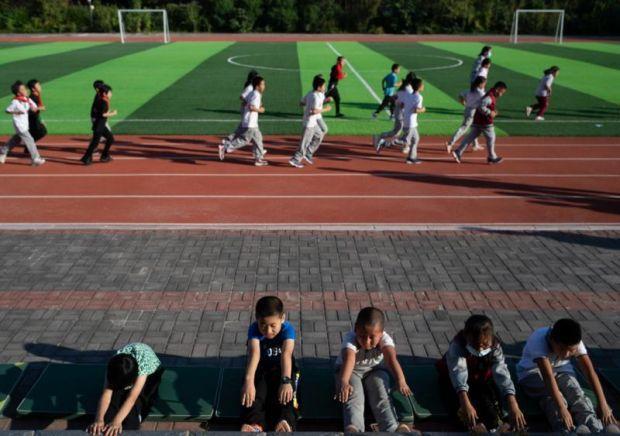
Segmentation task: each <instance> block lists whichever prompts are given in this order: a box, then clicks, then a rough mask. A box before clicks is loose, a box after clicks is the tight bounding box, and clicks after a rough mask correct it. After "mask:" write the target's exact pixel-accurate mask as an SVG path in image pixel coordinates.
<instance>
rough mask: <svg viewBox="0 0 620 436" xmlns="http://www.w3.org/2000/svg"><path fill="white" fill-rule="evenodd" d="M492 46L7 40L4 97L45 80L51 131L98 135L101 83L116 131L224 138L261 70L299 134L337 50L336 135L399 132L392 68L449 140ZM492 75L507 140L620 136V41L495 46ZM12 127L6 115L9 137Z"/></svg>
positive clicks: (279, 114) (273, 99) (0, 128)
mask: <svg viewBox="0 0 620 436" xmlns="http://www.w3.org/2000/svg"><path fill="white" fill-rule="evenodd" d="M482 45H484V44H483V43H482V42H430V41H429V42H416V43H405V42H402V43H400V42H367V43H361V42H342V41H340V42H319V41H317V42H262V43H261V42H175V43H172V44H167V45H163V44H156V43H130V44H125V45H122V44H120V43H109V42H43V43H1V44H0V90H2V91H0V95H1V96H2V104H4V105H5V106H6V105H8V103H9V100H10V98H11V96H10V91H9V87H10V84H11V83H12V82H13V81H15V80H17V79H19V80H23V81H26V80H28V79H30V78H37V79H39V80H40V81H41V82H42V83H43V87H44V93H43V100H44V102H45V104H46V106H47V112H45V113H44V116H43V119H44V120H45V121H46V123H47V126H48V130H49V133H50V134H85V133H89V131H90V124H89V109H90V104H91V102H92V95H93V90H92V87H91V84H92V82H93V80H95V79H103V80H105V81H106V82H107V83H109V84H110V85H111V86H112V87H113V88H114V96H113V102H112V107H113V108H116V109H118V112H119V116H118V117H116V118H114V120H113V122H112V125H113V129H114V132H115V133H132V134H145V133H153V134H155V133H156V134H223V133H227V132H230V131H231V130H232V129H234V127H235V126H236V124H237V122H238V118H239V111H238V108H239V103H238V95H239V92H240V90H241V87H242V84H243V81H244V78H245V76H246V74H247V72H248V71H249V70H250V69H251V68H255V69H257V70H258V71H259V72H260V73H261V75H263V76H264V77H265V78H266V81H267V90H266V93H265V96H264V105H265V108H266V113H265V114H264V115H263V116H261V128H262V130H263V133H265V134H297V133H298V132H299V129H300V123H299V121H300V114H301V111H300V107H299V103H298V102H299V99H300V97H301V96H302V95H303V94H305V93H306V92H307V91H309V89H310V82H311V78H312V77H313V76H314V75H315V74H318V73H323V74H324V75H325V76H328V74H329V69H330V67H331V66H332V65H333V64H334V61H335V58H336V55H337V54H343V55H344V56H345V57H346V58H347V60H348V62H349V65H348V66H347V67H346V71H347V72H348V73H349V75H348V77H347V79H345V80H344V81H342V82H341V84H340V85H339V89H340V94H341V96H342V99H343V106H342V111H343V113H344V114H345V115H346V117H345V118H343V119H334V118H333V112H332V114H329V115H327V117H326V120H327V123H328V126H329V128H330V133H332V134H343V135H368V134H371V133H377V132H379V131H381V130H387V129H389V127H390V126H391V123H390V122H389V121H388V120H387V114H385V113H384V114H382V116H381V117H380V119H378V120H376V121H372V120H371V113H372V111H373V110H374V109H375V108H376V106H377V104H378V100H380V99H381V98H382V92H381V79H382V77H383V76H385V74H387V72H389V68H390V66H391V64H392V63H394V62H397V63H400V64H401V65H402V66H403V68H402V70H401V76H404V75H405V74H406V72H407V71H409V70H413V71H415V72H416V73H417V74H418V75H419V76H420V77H422V78H423V79H425V82H426V90H425V92H424V99H425V100H424V102H425V105H426V106H427V109H428V111H427V113H426V114H424V115H422V116H420V131H421V133H422V134H423V135H448V134H450V133H452V131H453V130H454V129H455V128H456V127H457V126H458V124H459V123H460V121H461V114H462V107H461V106H460V105H459V103H458V101H457V95H458V93H459V92H460V91H462V90H463V89H465V88H467V86H468V80H469V74H470V69H471V65H472V63H473V60H474V58H475V57H476V55H477V54H478V52H479V51H480V48H481V46H482ZM493 47H494V49H493V57H492V61H493V66H492V68H491V72H490V74H489V82H490V84H492V83H493V82H495V81H497V80H503V81H505V82H507V84H508V86H509V91H508V93H507V94H506V96H505V97H504V98H502V99H501V101H500V102H499V111H500V117H499V118H498V119H497V127H498V130H499V133H500V134H503V135H562V136H581V135H603V136H617V135H620V87H618V86H617V84H618V83H620V56H619V55H620V44H614V43H603V42H596V43H594V42H592V43H590V42H579V43H577V42H574V43H566V44H563V45H561V46H560V45H555V44H544V43H536V44H519V45H517V46H515V45H511V44H493ZM551 65H558V66H560V68H561V72H560V75H559V76H558V79H557V80H556V82H555V84H554V88H553V89H554V93H553V97H552V100H551V108H550V110H549V112H548V113H547V116H546V119H547V120H546V121H545V122H542V123H535V122H534V121H531V120H526V119H525V118H524V114H523V109H524V107H525V106H526V105H527V104H529V103H531V102H532V101H533V95H534V91H535V89H536V87H537V85H538V82H539V80H540V77H541V76H542V71H543V70H544V69H545V68H548V67H549V66H551ZM10 132H12V126H11V120H10V117H9V116H5V117H3V118H2V119H1V122H0V133H1V134H9V133H10Z"/></svg>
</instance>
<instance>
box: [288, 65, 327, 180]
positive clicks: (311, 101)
mask: <svg viewBox="0 0 620 436" xmlns="http://www.w3.org/2000/svg"><path fill="white" fill-rule="evenodd" d="M324 100H325V79H324V78H323V77H320V76H316V77H315V78H314V80H313V81H312V91H310V92H309V93H308V94H306V95H305V97H304V98H303V99H302V100H301V102H300V105H301V106H303V107H304V121H303V132H302V134H301V141H300V142H299V148H298V149H297V152H296V153H295V155H294V156H293V157H292V158H291V160H289V164H291V165H292V166H294V167H295V168H303V167H304V165H303V163H302V159H303V160H305V161H306V162H307V163H309V164H310V165H312V164H313V163H314V162H313V160H312V157H313V156H314V153H316V151H317V150H318V149H319V146H320V145H321V142H322V141H323V138H324V137H325V134H326V133H327V126H325V127H323V126H322V125H321V124H319V122H318V120H319V119H322V118H323V115H322V114H323V112H329V111H330V110H331V107H330V106H329V105H328V106H323V102H324Z"/></svg>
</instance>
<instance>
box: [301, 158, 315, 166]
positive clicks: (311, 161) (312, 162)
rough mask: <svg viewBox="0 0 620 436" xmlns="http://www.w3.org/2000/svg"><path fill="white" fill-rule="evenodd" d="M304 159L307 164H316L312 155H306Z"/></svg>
mask: <svg viewBox="0 0 620 436" xmlns="http://www.w3.org/2000/svg"><path fill="white" fill-rule="evenodd" d="M302 159H303V160H305V161H306V163H307V164H309V165H314V161H313V160H312V158H311V157H308V156H304V157H303V158H302Z"/></svg>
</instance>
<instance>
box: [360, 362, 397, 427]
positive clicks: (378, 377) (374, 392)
mask: <svg viewBox="0 0 620 436" xmlns="http://www.w3.org/2000/svg"><path fill="white" fill-rule="evenodd" d="M364 386H365V387H366V393H367V395H368V403H369V404H370V408H371V409H372V414H373V416H374V417H375V419H376V420H377V422H378V423H379V430H381V431H387V432H393V431H395V430H396V428H397V427H398V418H397V417H396V411H395V410H394V406H393V405H392V401H391V400H390V394H389V392H390V375H389V373H388V372H387V371H386V370H384V369H375V370H373V371H371V372H370V373H369V374H368V375H367V376H366V377H365V378H364Z"/></svg>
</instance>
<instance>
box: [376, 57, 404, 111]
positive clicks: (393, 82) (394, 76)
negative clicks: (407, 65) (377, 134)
mask: <svg viewBox="0 0 620 436" xmlns="http://www.w3.org/2000/svg"><path fill="white" fill-rule="evenodd" d="M398 73H400V65H398V64H393V65H392V71H391V72H390V73H389V74H388V75H387V76H385V77H384V78H383V80H382V81H381V89H383V101H382V102H381V104H380V105H379V107H377V110H376V111H374V112H373V114H372V117H373V118H377V116H378V115H379V114H380V113H381V111H382V110H383V109H385V108H386V107H388V108H389V110H390V118H392V117H393V116H394V107H395V102H394V94H395V93H396V88H398V87H399V86H400V85H401V83H402V82H401V81H399V80H398Z"/></svg>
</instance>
